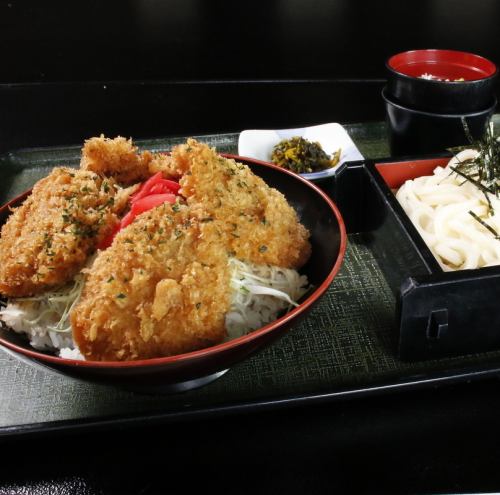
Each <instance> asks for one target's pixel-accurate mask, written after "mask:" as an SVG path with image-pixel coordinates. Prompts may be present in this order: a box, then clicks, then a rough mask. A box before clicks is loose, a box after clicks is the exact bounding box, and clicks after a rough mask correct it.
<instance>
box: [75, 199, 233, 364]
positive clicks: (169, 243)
mask: <svg viewBox="0 0 500 495" xmlns="http://www.w3.org/2000/svg"><path fill="white" fill-rule="evenodd" d="M205 218H206V215H204V214H203V212H200V213H199V215H194V214H193V212H192V211H191V210H190V208H188V207H186V206H184V205H178V204H177V205H174V206H173V207H172V206H171V205H168V204H164V205H162V206H159V207H157V208H155V209H153V210H151V211H150V212H147V213H144V214H142V215H140V216H139V217H138V218H137V219H136V220H135V221H134V222H133V223H132V224H130V225H129V226H128V227H126V228H125V229H123V230H122V231H120V232H119V233H118V235H117V236H116V238H115V240H114V241H113V244H112V245H111V247H110V248H108V249H107V250H105V251H101V252H99V254H98V256H97V258H96V260H95V262H94V264H93V266H92V267H91V268H90V269H89V270H88V278H87V280H86V283H85V287H84V291H83V294H82V296H81V299H80V302H79V304H78V305H77V306H76V308H75V309H74V310H73V312H72V315H71V323H72V327H73V336H74V339H75V342H76V344H77V345H78V347H79V349H80V351H81V352H82V353H83V354H84V356H85V357H86V358H87V359H92V360H133V359H144V358H151V357H158V356H170V355H174V354H180V353H183V352H188V351H193V350H196V349H200V348H204V347H208V346H210V345H214V344H216V343H218V342H220V341H221V340H222V339H223V337H224V336H225V334H226V331H225V325H224V317H225V314H226V312H227V311H228V309H229V304H230V299H229V287H230V283H229V268H228V255H227V250H226V247H225V245H224V244H223V243H222V242H221V238H220V236H219V234H218V232H217V229H216V228H215V226H214V224H213V223H211V222H206V221H204V219H205Z"/></svg>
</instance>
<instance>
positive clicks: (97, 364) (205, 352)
mask: <svg viewBox="0 0 500 495" xmlns="http://www.w3.org/2000/svg"><path fill="white" fill-rule="evenodd" d="M221 155H222V156H224V157H226V158H230V159H234V160H240V161H245V162H249V163H253V164H256V165H264V166H265V167H268V168H274V169H276V170H279V171H280V172H282V173H285V174H288V175H291V176H293V177H294V178H295V179H297V180H299V181H301V182H303V183H304V184H306V185H307V186H308V187H310V188H312V189H314V191H315V192H316V193H317V194H318V195H319V196H321V197H322V198H323V200H324V201H326V202H327V204H328V206H329V207H330V208H331V210H332V211H333V213H334V215H335V217H336V219H337V222H338V224H339V231H340V246H339V254H338V256H337V260H336V261H335V264H334V266H333V268H332V270H331V271H330V273H329V274H328V276H327V277H326V279H325V280H324V281H323V283H322V284H321V285H319V286H318V287H317V288H316V289H315V290H314V292H313V293H312V294H310V295H309V297H308V298H307V299H306V300H305V301H303V302H302V303H301V304H300V305H299V306H298V307H296V308H294V309H292V310H291V311H289V312H288V313H286V314H285V315H283V316H282V317H280V318H278V319H277V320H275V321H273V322H271V323H269V324H267V325H265V326H263V327H262V328H259V329H257V330H254V331H253V332H250V333H248V334H246V335H243V336H241V337H238V338H236V339H232V340H229V341H227V342H222V343H220V344H217V345H214V346H211V347H207V348H205V349H200V350H197V351H192V352H187V353H184V354H177V355H175V356H167V357H158V358H150V359H141V360H135V361H82V360H77V359H66V358H61V357H58V356H52V355H50V354H44V353H41V352H37V351H36V350H31V349H26V348H25V347H21V346H18V345H17V344H13V343H12V342H9V341H7V340H5V339H3V338H2V337H0V345H3V346H5V347H7V348H9V349H11V350H13V351H16V352H18V353H20V354H23V355H25V356H28V357H30V358H33V359H36V360H39V361H43V362H46V363H51V364H57V365H61V366H66V367H80V368H107V369H119V368H148V367H155V366H162V365H168V364H173V363H179V362H183V361H190V360H198V359H202V358H205V357H208V356H212V355H215V354H218V353H223V352H225V351H228V350H230V349H232V348H233V347H237V346H239V345H241V344H248V343H250V342H252V341H253V340H256V339H257V338H259V337H261V336H262V335H265V334H267V333H270V332H272V331H273V330H275V329H276V328H278V327H280V326H281V325H283V324H286V322H288V321H289V320H291V319H293V318H294V317H295V316H296V315H297V314H299V313H302V312H304V311H305V310H306V309H307V308H309V307H310V306H311V305H312V304H314V303H315V302H316V301H317V300H318V298H319V297H320V296H321V295H323V293H324V292H325V291H326V290H327V289H328V287H329V286H330V284H331V283H332V281H333V279H334V277H335V276H336V275H337V273H338V271H339V270H340V267H341V265H342V261H343V258H344V255H345V251H346V247H347V233H346V229H345V224H344V220H343V218H342V215H341V214H340V211H339V209H338V208H337V206H336V205H335V203H334V202H333V201H332V200H331V199H330V198H329V197H328V196H327V195H326V194H325V193H324V192H323V191H322V190H321V189H320V188H319V187H318V186H316V185H315V184H313V183H312V182H310V181H308V180H307V179H304V178H303V177H301V176H300V175H298V174H296V173H294V172H291V171H290V170H286V169H284V168H281V167H278V166H277V165H274V164H272V163H269V162H265V161H262V160H256V159H254V158H248V157H244V156H239V155H233V154H228V153H221ZM30 191H31V190H28V191H25V192H23V193H21V194H19V195H18V196H16V197H15V198H14V199H12V200H11V201H9V202H8V203H6V204H5V205H3V206H2V207H0V211H4V210H5V209H6V208H9V207H10V206H11V205H13V204H14V203H16V202H17V201H19V200H20V199H23V197H26V196H28V195H29V193H30Z"/></svg>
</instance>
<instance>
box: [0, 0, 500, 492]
mask: <svg viewBox="0 0 500 495" xmlns="http://www.w3.org/2000/svg"><path fill="white" fill-rule="evenodd" d="M499 25H500V2H498V1H497V0H479V1H475V2H472V1H467V0H421V1H418V2H417V1H413V2H404V1H384V2H361V1H359V0H330V1H327V0H311V1H306V0H288V1H286V0H282V1H278V0H274V1H267V2H264V1H254V2H252V3H243V2H229V1H216V0H214V1H207V0H206V1H202V0H175V1H172V0H164V1H160V0H143V1H137V0H136V1H132V0H128V1H122V2H111V1H110V2H99V1H87V2H78V1H76V2H34V1H32V2H23V1H15V0H10V1H3V0H2V1H1V2H0V47H1V51H0V53H1V58H0V150H3V151H5V150H9V149H13V148H18V147H25V146H38V145H47V144H51V145H53V144H78V143H81V142H82V141H83V139H85V138H87V137H89V136H91V135H95V134H97V133H100V132H104V133H107V134H109V135H114V134H121V135H125V136H134V137H136V138H140V137H155V136H165V135H181V134H197V133H203V132H207V133H216V132H223V131H240V130H242V129H244V128H251V127H283V126H285V127H294V126H297V125H307V124H315V123H320V122H331V121H338V122H343V123H347V122H360V121H369V120H382V119H383V118H384V111H383V106H382V102H381V98H380V91H381V89H382V87H383V86H384V79H385V69H384V62H385V59H386V58H387V57H388V56H389V55H391V54H393V53H396V52H399V51H403V50H407V49H415V48H449V49H460V50H466V51H471V52H475V53H479V54H481V55H483V56H485V57H488V58H490V59H491V60H493V61H494V62H496V63H499V62H500V43H499V41H500V38H499V34H498V33H499ZM498 93H499V91H498V85H497V94H498ZM499 96H500V95H499ZM499 413H500V387H499V384H498V381H497V380H496V379H494V380H488V381H482V382H478V383H472V384H469V383H466V384H461V385H453V386H448V387H444V388H441V389H436V390H435V389H429V390H424V391H413V392H407V393H393V394H389V395H384V396H380V397H372V398H364V399H358V400H352V401H345V402H333V403H331V404H323V405H316V406H311V407H308V408H295V409H290V410H288V409H284V410H278V411H268V412H261V413H258V414H238V415H235V416H227V417H218V418H212V419H207V420H204V421H200V420H192V421H186V422H183V423H178V424H165V425H152V424H151V425H150V424H145V425H144V426H143V427H137V428H134V429H133V430H129V429H123V430H118V431H108V432H107V431H101V432H99V433H94V434H91V433H88V432H82V433H81V434H77V435H71V436H67V435H61V434H53V435H51V436H47V437H35V438H26V439H16V440H10V441H3V442H2V444H1V445H0V458H1V460H2V463H1V464H0V494H4V493H9V494H10V493H21V492H22V493H37V494H38V493H89V494H94V493H137V494H149V493H180V492H181V491H182V492H183V493H184V492H186V491H189V489H190V488H193V487H194V486H197V487H198V489H200V488H201V489H203V490H204V491H209V490H211V489H214V490H217V491H219V492H224V493H226V492H233V493H324V492H334V491H337V492H340V493H342V492H343V493H345V492H364V493H387V492H391V493H392V492H399V493H445V492H447V493H451V492H453V493H457V492H474V491H493V490H495V489H496V490H498V488H499V485H500V479H499V478H500V477H499V475H498V472H497V471H498V464H499V461H500V447H499V445H500V442H499V440H500V425H499V423H500V421H499V416H500V414H499Z"/></svg>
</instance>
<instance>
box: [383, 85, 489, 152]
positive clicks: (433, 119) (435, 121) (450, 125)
mask: <svg viewBox="0 0 500 495" xmlns="http://www.w3.org/2000/svg"><path fill="white" fill-rule="evenodd" d="M382 97H383V98H384V102H385V108H386V113H387V116H386V120H387V126H388V131H389V146H390V149H391V155H392V156H405V155H418V154H420V155H425V154H429V153H433V152H434V153H439V152H441V151H442V150H445V149H448V148H452V147H454V146H463V145H466V144H468V143H469V139H470V138H469V135H468V134H467V131H466V129H465V125H466V126H467V128H468V130H469V134H470V136H472V139H475V140H479V139H480V138H481V137H482V136H483V135H484V133H485V131H486V128H487V126H488V123H489V121H490V118H491V116H492V115H493V113H494V111H495V108H496V101H494V102H493V104H492V105H491V106H490V107H488V108H486V109H484V110H482V111H480V112H475V113H464V114H443V113H434V112H432V113H431V112H423V111H419V110H414V109H413V108H409V107H406V106H403V105H401V104H399V103H398V102H396V101H395V100H394V99H392V98H391V97H390V96H389V95H388V93H387V88H384V90H383V91H382ZM464 122H465V125H464Z"/></svg>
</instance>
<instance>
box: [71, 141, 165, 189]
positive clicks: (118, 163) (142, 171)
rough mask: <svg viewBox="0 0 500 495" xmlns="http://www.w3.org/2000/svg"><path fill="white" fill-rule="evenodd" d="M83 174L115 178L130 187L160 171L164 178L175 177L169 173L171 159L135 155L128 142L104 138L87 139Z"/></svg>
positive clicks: (82, 160) (136, 153) (148, 153)
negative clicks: (91, 172)
mask: <svg viewBox="0 0 500 495" xmlns="http://www.w3.org/2000/svg"><path fill="white" fill-rule="evenodd" d="M80 168H81V169H82V170H91V171H93V172H96V173H98V174H101V175H105V176H108V177H114V178H115V179H116V181H117V182H118V183H119V184H125V185H130V184H134V183H136V182H140V181H143V180H145V179H147V178H148V177H150V176H151V175H153V174H154V173H156V172H159V171H162V172H163V174H164V176H165V178H167V177H175V174H173V173H171V171H170V159H169V157H168V156H166V155H161V154H154V155H153V154H152V153H150V152H149V151H144V152H143V153H138V149H137V146H134V145H133V144H132V140H131V139H128V140H127V139H125V138H123V137H120V136H118V137H116V138H114V139H110V138H106V137H104V136H102V135H101V136H100V137H93V138H91V139H87V141H85V144H84V145H83V148H82V158H81V161H80Z"/></svg>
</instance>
